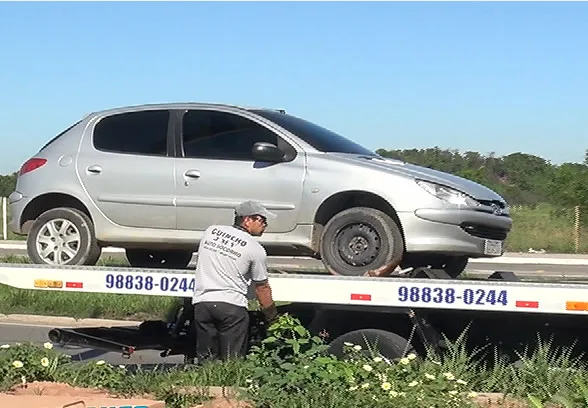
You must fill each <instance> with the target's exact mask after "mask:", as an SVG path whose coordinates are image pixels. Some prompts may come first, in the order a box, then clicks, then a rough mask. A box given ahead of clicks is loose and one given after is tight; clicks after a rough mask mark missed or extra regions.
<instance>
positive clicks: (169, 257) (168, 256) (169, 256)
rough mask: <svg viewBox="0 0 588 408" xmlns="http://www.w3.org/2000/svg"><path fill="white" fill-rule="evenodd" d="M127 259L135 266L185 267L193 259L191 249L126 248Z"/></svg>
mask: <svg viewBox="0 0 588 408" xmlns="http://www.w3.org/2000/svg"><path fill="white" fill-rule="evenodd" d="M126 256H127V260H128V261H129V263H130V264H131V266H133V267H135V268H165V269H185V268H187V267H188V265H189V264H190V261H191V260H192V252H191V251H182V250H149V249H131V248H128V249H127V250H126Z"/></svg>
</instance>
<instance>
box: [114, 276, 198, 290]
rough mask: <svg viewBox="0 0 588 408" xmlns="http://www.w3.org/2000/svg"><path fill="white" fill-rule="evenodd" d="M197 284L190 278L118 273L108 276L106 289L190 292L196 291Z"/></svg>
mask: <svg viewBox="0 0 588 408" xmlns="http://www.w3.org/2000/svg"><path fill="white" fill-rule="evenodd" d="M195 284H196V281H195V279H194V278H190V277H185V278H178V277H175V276H169V277H168V276H162V277H159V278H154V277H153V276H149V275H127V274H117V273H109V274H107V275H106V287H107V288H108V289H127V290H161V291H163V292H188V291H194V286H195Z"/></svg>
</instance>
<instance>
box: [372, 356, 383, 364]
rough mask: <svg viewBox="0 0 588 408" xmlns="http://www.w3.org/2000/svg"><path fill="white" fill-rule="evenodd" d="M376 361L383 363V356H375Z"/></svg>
mask: <svg viewBox="0 0 588 408" xmlns="http://www.w3.org/2000/svg"><path fill="white" fill-rule="evenodd" d="M373 361H374V363H381V362H382V361H383V359H382V357H374V360H373Z"/></svg>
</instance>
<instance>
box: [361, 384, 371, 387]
mask: <svg viewBox="0 0 588 408" xmlns="http://www.w3.org/2000/svg"><path fill="white" fill-rule="evenodd" d="M369 387H370V383H363V384H361V388H369Z"/></svg>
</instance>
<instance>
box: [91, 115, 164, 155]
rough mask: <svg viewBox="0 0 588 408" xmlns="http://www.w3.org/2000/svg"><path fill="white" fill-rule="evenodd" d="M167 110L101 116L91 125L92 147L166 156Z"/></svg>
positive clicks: (114, 151) (110, 150)
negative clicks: (92, 127)
mask: <svg viewBox="0 0 588 408" xmlns="http://www.w3.org/2000/svg"><path fill="white" fill-rule="evenodd" d="M169 116H170V113H169V111H167V110H146V111H137V112H126V113H119V114H115V115H111V116H108V117H105V118H102V119H101V120H100V121H99V122H98V123H97V124H96V126H95V127H94V147H95V148H96V149H98V150H101V151H105V152H113V153H126V154H136V155H145V156H167V154H168V151H167V128H168V120H169Z"/></svg>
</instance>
